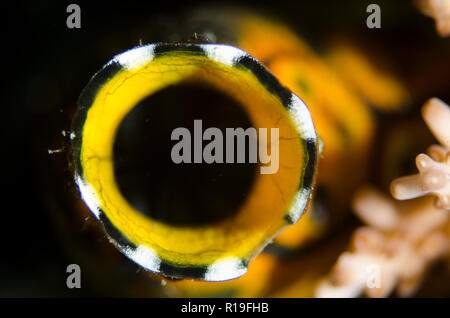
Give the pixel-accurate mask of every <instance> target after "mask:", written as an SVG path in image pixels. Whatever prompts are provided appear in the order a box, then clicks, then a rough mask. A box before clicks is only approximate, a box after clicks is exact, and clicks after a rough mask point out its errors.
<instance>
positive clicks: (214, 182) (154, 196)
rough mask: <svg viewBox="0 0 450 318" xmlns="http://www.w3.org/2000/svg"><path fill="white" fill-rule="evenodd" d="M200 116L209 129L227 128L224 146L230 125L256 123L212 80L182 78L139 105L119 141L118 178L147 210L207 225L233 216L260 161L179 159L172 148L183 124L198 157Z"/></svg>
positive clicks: (176, 221)
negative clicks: (196, 122) (196, 134)
mask: <svg viewBox="0 0 450 318" xmlns="http://www.w3.org/2000/svg"><path fill="white" fill-rule="evenodd" d="M196 119H201V120H202V125H203V131H204V130H205V129H207V128H209V127H217V128H219V129H221V131H222V133H223V137H224V146H225V128H237V127H242V128H244V129H246V128H248V127H251V126H252V124H251V122H250V119H249V117H248V115H247V114H246V112H245V109H244V108H243V107H242V105H240V104H239V103H238V102H237V101H235V100H234V99H232V98H231V97H228V96H227V95H225V94H223V93H222V92H220V91H218V90H217V89H215V88H213V87H210V86H208V85H206V84H199V83H181V84H178V85H176V86H170V87H167V88H165V89H162V90H160V91H159V92H157V93H155V94H153V95H151V96H149V97H147V98H146V99H144V100H143V101H141V102H140V103H139V104H138V105H137V106H136V107H135V108H133V110H132V111H131V112H130V113H128V114H127V115H126V117H125V118H124V119H123V121H122V123H121V124H120V126H119V130H118V132H117V135H116V140H115V143H114V172H115V178H116V182H117V184H118V187H119V189H120V191H121V192H122V194H123V196H124V197H125V198H126V199H127V200H128V202H130V204H131V205H133V207H134V208H136V209H137V210H138V211H139V212H141V213H142V214H144V215H147V216H150V217H151V218H154V219H156V220H158V221H161V222H164V223H166V224H170V225H173V226H202V225H208V224H211V223H214V222H217V221H221V220H224V219H226V218H229V217H232V216H233V215H235V214H236V212H237V211H238V208H239V206H240V205H241V204H242V203H243V202H244V201H245V199H246V197H247V195H248V194H249V192H250V190H251V187H252V185H253V182H254V179H255V177H256V172H257V170H256V168H257V164H256V163H239V164H238V163H234V164H231V163H228V164H227V163H212V164H207V163H190V164H189V163H180V164H175V163H173V161H172V159H171V150H172V147H173V146H174V145H175V144H176V143H177V142H178V141H176V140H173V141H172V140H171V133H172V131H173V130H174V129H175V128H177V127H186V128H187V129H189V131H190V132H191V141H192V142H191V154H192V159H193V154H194V152H193V147H194V140H193V139H194V120H196ZM247 142H248V140H247ZM207 143H209V141H203V147H204V146H205V145H206V144H207ZM235 145H236V142H235ZM246 148H247V150H246V158H248V147H246ZM224 153H225V150H224ZM235 158H236V149H235ZM235 162H236V160H235ZM246 162H248V160H246Z"/></svg>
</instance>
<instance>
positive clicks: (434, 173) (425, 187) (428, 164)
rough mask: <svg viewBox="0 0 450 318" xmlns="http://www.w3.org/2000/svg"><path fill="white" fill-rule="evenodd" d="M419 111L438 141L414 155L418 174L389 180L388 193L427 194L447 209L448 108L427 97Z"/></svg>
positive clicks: (449, 204)
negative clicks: (389, 191)
mask: <svg viewBox="0 0 450 318" xmlns="http://www.w3.org/2000/svg"><path fill="white" fill-rule="evenodd" d="M422 115H423V118H424V120H425V122H426V123H427V125H428V127H429V128H430V130H431V131H432V132H433V134H434V136H435V137H436V138H437V139H438V141H439V142H440V143H441V146H439V145H433V146H431V147H430V148H429V150H428V155H427V154H423V153H422V154H420V155H418V156H417V158H416V165H417V169H418V170H419V173H418V174H415V175H411V176H406V177H401V178H398V179H396V180H394V181H393V182H392V184H391V193H392V196H393V197H394V198H396V199H398V200H404V199H411V198H415V197H418V196H422V195H427V194H431V195H433V196H435V197H436V206H437V207H438V208H440V209H447V210H449V209H450V108H449V106H448V105H446V104H445V103H444V102H442V101H441V100H439V99H437V98H432V99H430V100H429V101H428V102H427V103H426V104H425V106H424V107H423V109H422Z"/></svg>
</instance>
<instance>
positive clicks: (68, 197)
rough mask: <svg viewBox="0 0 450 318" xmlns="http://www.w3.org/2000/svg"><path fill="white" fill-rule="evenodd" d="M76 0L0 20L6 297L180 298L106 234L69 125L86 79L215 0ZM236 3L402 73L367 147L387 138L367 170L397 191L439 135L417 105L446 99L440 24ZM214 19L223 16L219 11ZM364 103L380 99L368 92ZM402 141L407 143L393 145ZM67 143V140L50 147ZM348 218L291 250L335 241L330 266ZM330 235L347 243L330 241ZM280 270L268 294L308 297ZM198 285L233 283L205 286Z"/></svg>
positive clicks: (1, 276) (436, 286) (398, 8)
mask: <svg viewBox="0 0 450 318" xmlns="http://www.w3.org/2000/svg"><path fill="white" fill-rule="evenodd" d="M69 3H70V2H65V1H58V2H56V1H39V2H37V1H24V2H23V3H22V4H20V5H14V6H13V7H12V8H11V9H9V11H8V12H4V14H3V16H2V19H1V23H2V31H3V50H2V51H3V53H5V54H6V57H4V58H3V61H4V63H3V70H4V71H5V70H6V73H5V72H4V73H3V74H4V76H3V81H2V88H3V90H4V92H3V94H2V99H3V103H2V105H3V113H4V114H6V117H5V120H4V122H3V125H2V135H3V140H4V143H5V144H4V146H3V149H2V161H4V163H3V165H2V167H3V173H2V174H3V176H4V177H3V183H4V187H3V189H4V190H2V193H3V203H4V205H3V209H2V219H1V220H2V221H1V224H2V230H1V231H0V236H1V241H2V243H3V244H2V252H1V254H0V255H1V256H0V296H1V297H77V296H119V297H120V296H131V297H147V296H150V297H151V296H182V295H184V294H183V293H182V292H181V293H180V292H178V291H177V289H178V287H177V286H175V285H173V286H174V287H173V290H171V289H167V288H165V286H164V285H165V284H166V283H165V282H164V283H161V281H160V280H159V279H157V278H155V277H152V276H151V275H147V274H146V273H144V272H142V271H140V270H139V269H138V266H136V265H134V264H133V263H131V262H130V261H127V260H126V259H125V258H124V257H123V256H122V255H121V254H120V253H119V252H117V251H116V250H115V249H114V248H113V247H112V246H111V245H110V244H109V242H108V240H107V239H106V237H105V236H102V235H101V234H100V233H101V232H100V231H99V229H98V225H96V224H95V222H94V221H93V220H92V219H90V217H89V213H88V211H86V209H85V207H84V206H83V204H82V203H81V201H79V200H78V198H77V190H76V189H75V188H74V186H73V182H72V180H71V174H70V170H69V168H68V160H67V150H68V141H67V138H66V137H65V136H63V134H62V131H65V132H67V131H70V125H71V119H72V117H73V115H74V112H75V106H76V101H77V98H78V96H79V94H80V92H81V90H82V89H83V87H84V86H85V85H86V84H87V82H88V80H89V79H90V77H91V76H92V75H93V74H94V73H95V72H96V71H97V70H99V69H100V68H101V66H102V65H104V64H105V63H106V62H107V61H108V60H109V59H110V58H112V57H113V56H114V55H116V54H118V53H120V52H123V51H124V50H126V49H129V48H132V47H134V46H137V45H139V44H140V43H143V44H146V43H151V42H156V41H168V40H170V41H173V40H177V39H178V40H179V39H182V38H183V37H185V36H188V35H189V32H190V30H189V31H188V29H189V28H186V29H183V28H182V26H183V25H185V24H186V21H187V19H186V18H185V17H186V16H190V14H191V12H196V10H198V9H197V8H199V7H202V6H205V5H208V6H211V5H212V3H211V1H206V2H205V3H202V2H199V1H145V2H144V1H143V2H134V1H126V2H125V1H124V2H116V1H108V2H95V3H93V2H87V1H86V2H85V1H82V2H77V4H79V5H80V7H81V29H68V28H67V27H66V18H67V16H68V13H66V8H67V5H68V4H69ZM370 3H377V4H379V5H380V7H381V28H380V29H368V28H367V26H366V18H367V16H368V15H369V14H368V13H367V12H366V8H367V6H368V5H369V4H370ZM216 5H221V4H220V3H217V4H216ZM227 5H230V3H229V2H227ZM233 5H235V6H238V7H242V8H243V9H244V10H245V11H246V12H250V13H255V14H258V15H261V16H264V17H265V16H268V17H270V18H274V19H276V20H278V21H281V22H282V23H283V24H285V25H286V26H288V27H290V28H291V30H292V31H293V32H294V33H295V34H297V35H298V36H299V37H301V38H302V39H303V41H305V42H306V43H308V45H309V46H310V47H311V48H312V50H313V51H314V52H315V54H317V56H318V57H320V58H324V59H325V57H329V58H331V57H332V55H331V54H330V52H333V51H332V48H333V47H334V44H335V43H338V44H342V43H352V45H353V44H354V46H355V47H358V52H360V53H359V54H361V56H364V57H367V59H368V60H369V61H373V62H374V65H375V66H374V69H377V65H382V66H383V69H386V70H388V72H390V74H394V75H395V78H396V81H398V82H399V83H400V84H401V86H402V89H404V91H405V92H406V95H407V98H406V97H405V98H404V100H402V101H401V102H399V103H398V104H397V105H396V106H395V105H394V106H393V107H392V109H389V110H386V109H383V108H382V107H376V105H375V106H374V105H372V106H371V110H370V112H371V114H372V115H373V117H374V118H375V121H376V127H377V128H376V129H375V137H374V138H373V141H372V142H371V147H373V149H377V150H376V151H373V152H372V153H371V156H369V157H370V158H369V159H368V162H369V163H368V167H369V168H368V169H367V171H368V172H367V174H366V175H365V176H364V177H363V179H364V182H367V183H371V184H373V185H376V186H378V187H379V188H380V189H382V190H384V191H387V189H388V187H389V182H390V181H391V180H392V179H393V178H395V177H399V176H402V175H406V174H410V173H414V171H415V165H414V160H413V158H414V156H415V155H416V154H417V153H419V152H421V151H425V149H426V148H427V147H428V145H430V144H431V143H433V142H434V139H433V137H432V136H431V134H430V133H429V132H428V130H427V128H426V126H425V124H424V123H423V121H422V120H421V118H420V112H419V110H420V106H421V105H422V104H423V103H424V102H425V101H426V100H427V99H428V98H430V97H432V96H437V97H439V98H441V99H442V100H444V101H447V103H448V101H450V59H449V56H450V42H449V41H450V39H449V38H448V37H447V38H443V37H440V36H439V35H438V34H437V33H436V30H435V22H434V20H433V19H432V18H430V17H427V16H425V15H424V14H422V13H421V12H420V11H419V10H417V8H416V6H415V5H414V4H413V2H412V1H358V2H356V1H314V2H312V1H283V0H281V1H255V2H252V1H236V2H234V3H233ZM205 20H213V21H214V17H211V16H210V17H208V19H205ZM230 29H232V27H231V26H230ZM180 30H181V31H180ZM225 31H226V30H225ZM225 31H224V33H226V32H225ZM186 33H188V34H186ZM330 48H331V49H330ZM368 86H370V84H368ZM324 87H326V85H325V86H324ZM324 94H326V88H325V89H324ZM300 97H302V96H301V95H300ZM365 102H367V104H371V103H372V104H374V103H373V101H370V98H366V100H365ZM405 127H406V128H405ZM405 131H408V133H405ZM397 140H398V141H397ZM411 140H414V142H413V143H411V142H410V141H411ZM408 141H409V142H410V143H409V144H408ZM397 143H398V144H397ZM399 145H402V146H401V147H400V146H399ZM400 148H401V149H402V151H401V152H402V154H401V155H396V154H395V153H396V152H395V150H396V149H400ZM58 149H59V150H61V152H57V153H54V154H51V155H50V154H49V152H48V150H58ZM392 149H394V150H392ZM389 156H395V158H394V159H393V158H391V157H389ZM319 169H320V168H319ZM319 174H320V173H319ZM348 210H350V208H348ZM80 211H82V212H80ZM339 220H340V221H339V222H338V223H339V224H338V225H336V226H334V227H333V229H332V230H330V231H329V233H328V234H327V235H324V237H323V238H322V239H321V240H317V241H316V242H314V243H311V244H310V245H307V244H306V243H305V245H307V247H305V248H304V249H300V250H299V251H297V250H296V252H295V253H303V254H300V256H299V257H301V258H309V259H316V258H317V257H316V256H314V255H316V254H321V253H325V254H327V253H328V254H327V255H329V256H328V258H327V261H326V264H327V265H326V266H325V267H327V266H328V268H329V267H330V265H332V263H333V262H334V261H335V260H336V258H337V255H338V254H339V252H341V251H342V250H343V249H345V247H346V245H347V244H348V241H349V239H350V235H351V233H352V230H353V229H354V228H355V227H356V226H358V225H359V224H360V221H359V220H358V219H356V218H355V217H354V216H352V215H351V213H348V214H347V215H346V216H345V217H344V218H343V219H339ZM300 222H301V221H300ZM333 238H338V239H333ZM330 240H333V241H334V242H338V243H335V244H337V246H335V247H334V248H332V250H331V251H329V252H328V249H327V248H328V247H329V246H330V244H329V243H328V242H330ZM280 245H283V244H280ZM281 250H283V247H282V246H281ZM277 251H278V252H279V251H280V249H276V251H275V252H274V253H275V254H276V253H277ZM311 251H313V252H311ZM317 251H322V252H321V253H318V252H317ZM281 253H282V252H281ZM308 253H312V254H308ZM288 254H289V253H288ZM296 255H297V254H296ZM311 255H312V256H311ZM287 262H288V263H289V262H290V260H288V261H287ZM71 263H76V264H80V265H81V267H82V288H81V289H68V288H67V287H66V278H67V274H66V267H67V265H68V264H71ZM289 264H291V263H289ZM289 266H290V267H295V262H293V263H292V264H291V265H286V266H285V267H282V266H281V267H276V268H278V270H280V268H290V267H289ZM302 266H307V265H305V264H303V265H302ZM309 266H314V265H312V264H310V265H309ZM274 268H275V267H274ZM292 273H297V274H298V270H295V269H294V270H293V271H292ZM433 273H434V274H433ZM433 273H432V274H430V276H429V278H428V279H427V280H426V281H425V283H424V284H423V286H422V287H421V289H420V290H419V291H418V293H417V294H416V295H417V296H425V297H442V296H444V297H448V296H450V288H449V286H450V277H449V276H450V275H449V271H448V270H447V269H446V265H445V264H437V265H436V266H435V267H433ZM267 275H269V274H267ZM275 277H276V275H275ZM274 279H275V280H276V282H275V283H274V282H272V283H271V286H272V288H271V289H270V292H267V293H262V294H260V295H261V296H273V295H277V292H279V293H278V295H281V296H289V297H291V296H292V297H299V296H303V295H305V293H303V292H300V291H299V292H296V290H295V288H294V289H291V290H290V291H289V292H286V293H283V292H281V291H283V290H284V289H285V288H289V281H291V279H289V277H284V278H280V279H276V278H274ZM169 285H172V283H170V282H169ZM291 287H292V286H291ZM170 288H172V287H170ZM183 288H189V287H183ZM183 288H181V289H183ZM196 288H197V287H196ZM198 288H199V289H201V287H198ZM236 288H241V287H236ZM219 289H220V288H219ZM200 295H207V296H208V295H211V296H216V295H223V296H226V295H229V294H227V293H226V292H224V293H223V294H221V292H218V291H217V290H215V291H214V292H211V293H210V291H208V290H206V291H203V294H202V293H200Z"/></svg>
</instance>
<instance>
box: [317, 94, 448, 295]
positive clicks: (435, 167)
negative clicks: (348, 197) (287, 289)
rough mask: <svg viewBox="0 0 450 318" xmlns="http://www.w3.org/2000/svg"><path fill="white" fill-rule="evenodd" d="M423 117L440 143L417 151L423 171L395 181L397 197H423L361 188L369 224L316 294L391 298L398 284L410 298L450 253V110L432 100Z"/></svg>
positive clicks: (359, 203) (360, 206)
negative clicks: (429, 269) (429, 272)
mask: <svg viewBox="0 0 450 318" xmlns="http://www.w3.org/2000/svg"><path fill="white" fill-rule="evenodd" d="M422 115H423V117H424V120H425V121H426V123H427V124H428V126H429V127H430V129H431V131H432V132H433V134H434V135H435V136H436V138H437V139H438V140H439V142H440V143H441V146H437V145H434V146H432V147H430V149H429V151H428V155H426V154H420V155H418V156H417V159H416V163H417V166H418V169H419V174H417V175H413V176H407V177H403V178H399V179H396V180H394V182H393V183H392V192H393V196H394V197H395V198H397V199H410V198H415V197H418V196H424V197H421V198H417V199H414V200H409V201H395V200H392V199H391V198H388V197H386V196H385V195H383V194H381V193H380V192H378V191H377V190H375V189H372V188H363V189H361V190H360V191H358V192H357V194H356V196H355V198H354V202H353V209H354V211H355V213H356V214H357V216H358V217H359V218H360V219H361V220H362V221H363V222H364V223H366V224H367V226H364V227H360V228H358V229H357V230H356V231H355V233H354V235H353V238H352V242H351V248H350V250H349V251H347V252H344V253H343V254H341V256H340V257H339V259H338V261H337V263H336V264H335V266H334V268H333V270H332V272H331V274H330V275H329V277H328V278H327V279H326V280H324V281H323V282H321V283H320V284H319V285H318V287H317V289H316V296H318V297H357V296H359V295H360V294H362V293H365V294H366V295H367V296H369V297H386V296H389V295H390V294H391V292H392V291H393V290H394V289H395V288H396V290H397V293H398V294H399V295H400V296H410V295H412V294H413V293H414V292H415V291H416V290H417V288H418V287H419V286H420V283H421V281H422V279H423V278H424V276H425V273H426V272H427V269H428V268H429V267H430V265H431V264H432V263H433V262H434V261H436V260H437V259H441V258H444V257H448V256H450V216H449V214H448V213H447V211H446V210H448V209H449V195H450V192H449V189H450V187H449V185H450V182H449V179H450V170H449V164H450V160H449V157H450V156H449V148H450V147H449V145H450V143H449V141H450V128H449V123H450V108H449V107H448V106H447V105H446V104H445V103H443V102H442V101H440V100H438V99H436V98H433V99H431V100H429V101H428V102H427V103H426V104H425V106H424V107H423V109H422ZM427 194H431V195H432V196H435V197H436V198H437V200H435V201H433V198H432V197H431V196H425V195H427Z"/></svg>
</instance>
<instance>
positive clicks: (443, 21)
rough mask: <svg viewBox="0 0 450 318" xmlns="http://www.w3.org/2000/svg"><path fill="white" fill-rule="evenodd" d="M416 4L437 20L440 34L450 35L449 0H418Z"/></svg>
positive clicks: (443, 35)
mask: <svg viewBox="0 0 450 318" xmlns="http://www.w3.org/2000/svg"><path fill="white" fill-rule="evenodd" d="M416 5H417V7H418V8H419V10H420V11H422V13H423V14H425V15H427V16H429V17H432V18H433V19H434V20H435V21H436V30H437V32H438V33H439V35H440V36H442V37H445V36H449V35H450V1H449V0H417V1H416Z"/></svg>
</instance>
